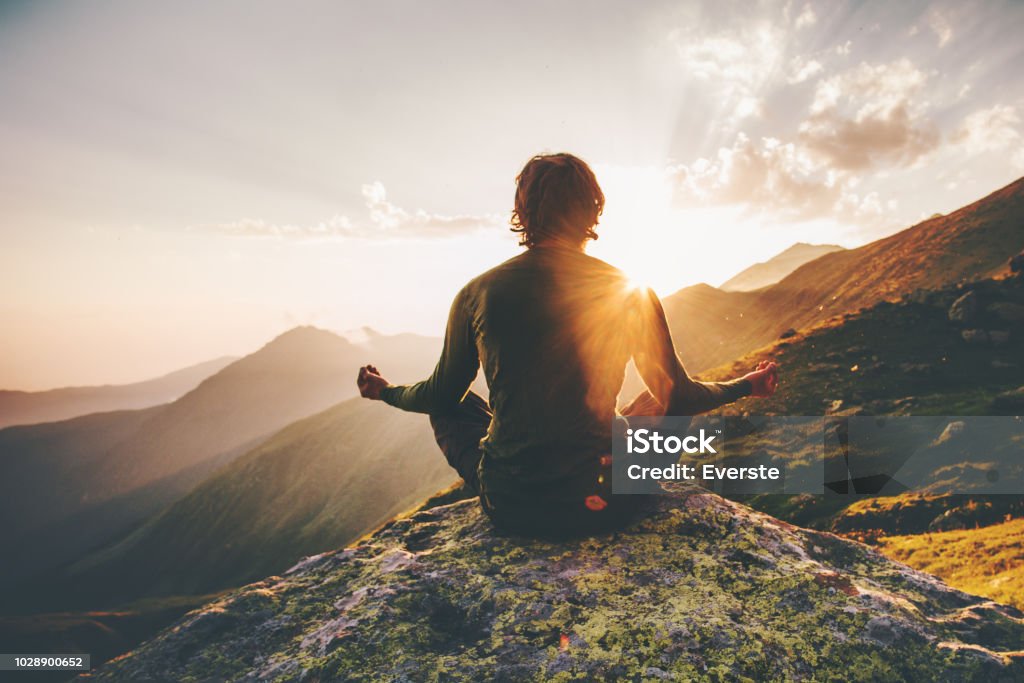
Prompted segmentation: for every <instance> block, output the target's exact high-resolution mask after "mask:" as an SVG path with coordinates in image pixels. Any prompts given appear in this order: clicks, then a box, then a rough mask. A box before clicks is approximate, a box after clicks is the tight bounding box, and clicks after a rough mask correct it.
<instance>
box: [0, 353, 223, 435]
mask: <svg viewBox="0 0 1024 683" xmlns="http://www.w3.org/2000/svg"><path fill="white" fill-rule="evenodd" d="M235 360H238V359H237V358H234V357H232V356H222V357H221V358H215V359H213V360H210V361H206V362H205V363H197V364H196V365H190V366H189V367H187V368H182V369H181V370H176V371H175V372H172V373H169V374H166V375H164V376H162V377H157V378H156V379H150V380H146V381H144V382H135V383H133V384H117V385H105V386H98V387H65V388H62V389H51V390H49V391H8V390H0V428H3V427H9V426H11V425H28V424H38V423H40V422H56V421H58V420H67V419H69V418H72V417H76V416H78V415H88V414H89V413H101V412H110V411H114V410H134V409H138V408H148V407H150V406H155V405H159V404H161V403H169V402H170V401H173V400H175V399H176V398H179V397H180V396H182V395H183V394H185V393H186V392H188V391H189V390H191V389H194V388H195V387H196V386H197V385H198V384H199V383H200V382H202V381H203V380H204V379H206V378H207V377H209V376H210V375H213V374H214V373H216V372H218V371H219V370H221V369H222V368H224V367H225V366H226V365H228V364H229V363H232V362H234V361H235Z"/></svg>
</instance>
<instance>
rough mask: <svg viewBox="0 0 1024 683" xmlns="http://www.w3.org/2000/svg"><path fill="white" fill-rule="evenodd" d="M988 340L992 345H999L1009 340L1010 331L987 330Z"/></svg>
mask: <svg viewBox="0 0 1024 683" xmlns="http://www.w3.org/2000/svg"><path fill="white" fill-rule="evenodd" d="M988 340H989V341H990V342H992V345H993V346H1001V345H1003V344H1005V343H1006V342H1008V341H1010V333H1009V332H1006V331H1003V330H989V331H988Z"/></svg>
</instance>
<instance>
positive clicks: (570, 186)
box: [358, 154, 778, 536]
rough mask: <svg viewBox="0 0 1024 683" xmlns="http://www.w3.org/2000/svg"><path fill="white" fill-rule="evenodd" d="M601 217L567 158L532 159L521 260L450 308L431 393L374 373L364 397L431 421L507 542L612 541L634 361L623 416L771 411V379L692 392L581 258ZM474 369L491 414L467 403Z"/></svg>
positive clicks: (607, 282)
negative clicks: (620, 399)
mask: <svg viewBox="0 0 1024 683" xmlns="http://www.w3.org/2000/svg"><path fill="white" fill-rule="evenodd" d="M603 208H604V194H603V193H602V192H601V188H600V187H599V186H598V184H597V179H596V178H595V177H594V173H593V171H591V170H590V168H589V167H588V166H587V164H586V163H584V162H583V161H582V160H580V159H578V158H576V157H574V156H572V155H570V154H550V155H542V156H537V157H534V158H533V159H531V160H530V161H529V162H528V163H527V164H526V166H525V167H524V168H523V170H522V172H521V173H520V174H519V176H518V177H517V178H516V196H515V210H514V211H513V213H512V230H513V232H516V233H519V234H520V236H521V240H520V245H521V246H525V247H527V250H526V251H525V252H524V253H522V254H520V255H518V256H516V257H514V258H512V259H509V260H508V261H506V262H505V263H502V264H501V265H499V266H497V267H496V268H493V269H491V270H489V271H487V272H486V273H484V274H483V275H480V276H479V277H477V278H475V279H473V280H472V281H471V282H470V283H469V284H467V285H466V286H465V287H463V289H462V291H460V292H459V294H458V295H457V296H456V297H455V301H454V303H453V304H452V308H451V313H450V315H449V317H448V326H447V330H446V332H445V339H444V349H443V351H442V352H441V358H440V360H439V361H438V363H437V367H436V368H435V369H434V372H433V374H432V375H431V376H430V378H429V379H427V380H425V381H422V382H419V383H417V384H412V385H407V386H393V385H391V384H389V383H388V381H387V380H386V379H384V378H383V377H382V376H381V374H380V373H379V372H378V370H377V368H376V367H374V366H373V365H367V366H365V367H363V368H361V369H360V370H359V377H358V385H359V391H360V393H361V394H362V395H363V396H364V397H366V398H369V399H378V400H383V401H385V402H387V403H389V404H391V405H393V406H395V407H397V408H401V409H402V410H409V411H414V412H421V413H427V414H429V415H430V422H431V425H432V426H433V428H434V434H435V436H436V438H437V443H438V445H439V446H440V447H441V450H442V451H443V452H444V454H445V457H446V458H447V460H448V462H449V463H450V464H451V465H452V467H454V468H455V470H456V471H458V473H459V474H460V475H461V476H462V478H463V480H464V481H465V483H466V485H467V486H468V487H469V488H470V489H472V490H473V491H474V492H475V493H478V494H480V501H481V505H482V506H483V508H484V510H485V511H486V512H487V514H488V516H489V517H490V518H491V519H492V521H493V522H494V523H495V524H496V525H497V526H498V527H499V528H501V529H504V530H506V531H509V532H512V533H520V534H527V535H542V536H564V535H571V534H576V533H590V532H596V531H601V530H605V529H609V528H612V527H614V526H615V525H617V524H619V523H621V522H622V521H624V520H626V519H628V518H630V517H631V516H632V514H633V513H634V512H635V511H636V509H637V508H638V505H639V504H640V502H641V500H642V497H641V496H636V495H619V496H612V495H611V481H610V479H611V475H610V472H611V470H610V463H611V456H610V455H609V453H610V450H611V441H612V424H613V421H614V419H615V417H616V415H617V414H618V413H617V411H616V397H617V395H618V393H619V391H620V389H621V387H622V382H623V378H624V374H625V370H626V365H627V363H628V362H629V361H630V359H632V360H633V361H634V362H635V364H636V367H637V370H638V371H639V373H640V376H641V378H642V379H643V381H644V383H645V384H646V385H647V387H648V389H649V391H646V392H643V393H641V394H640V395H639V396H638V397H637V398H636V399H634V400H633V401H632V402H631V403H630V404H629V405H628V406H626V407H625V408H624V409H623V410H622V414H626V415H665V414H668V415H695V414H697V413H701V412H705V411H708V410H711V409H713V408H716V407H718V406H720V405H723V404H726V403H730V402H732V401H735V400H737V399H739V398H741V397H744V396H769V395H771V394H772V393H773V392H774V391H775V387H776V385H777V383H778V371H777V368H776V366H775V364H774V363H767V362H762V363H760V364H759V365H758V366H757V368H756V369H755V371H754V372H751V373H749V374H747V375H745V376H744V377H742V378H740V379H737V380H733V381H731V382H696V381H694V380H692V379H691V378H690V377H689V375H687V373H686V371H685V370H684V369H683V366H682V364H681V363H680V361H679V358H678V356H677V354H676V350H675V346H674V345H673V342H672V337H671V334H670V333H669V328H668V324H667V322H666V320H665V313H664V311H663V310H662V307H661V303H660V302H659V301H658V298H657V297H656V296H655V295H654V293H653V292H651V291H650V290H645V289H641V288H638V287H636V286H634V285H631V284H630V282H629V280H628V279H627V278H626V277H625V276H624V275H623V274H622V273H621V272H620V271H619V270H617V269H615V268H613V267H612V266H610V265H608V264H607V263H604V262H603V261H600V260H598V259H595V258H592V257H590V256H587V255H586V254H585V253H584V248H585V246H586V243H587V241H588V240H591V239H597V233H596V232H594V228H595V227H596V226H597V222H598V218H599V217H600V215H601V212H602V210H603ZM480 366H482V367H483V371H484V378H485V379H486V380H487V386H488V389H489V390H490V399H489V401H484V400H483V399H482V398H481V397H480V396H478V395H477V394H475V393H473V392H471V391H469V387H470V384H471V383H472V382H473V380H474V378H475V377H476V374H477V369H478V368H479V367H480Z"/></svg>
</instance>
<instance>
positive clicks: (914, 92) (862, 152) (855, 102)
mask: <svg viewBox="0 0 1024 683" xmlns="http://www.w3.org/2000/svg"><path fill="white" fill-rule="evenodd" d="M927 80H928V76H927V74H925V73H924V72H922V71H920V70H919V69H917V68H916V67H915V66H914V65H913V64H912V63H911V62H910V60H908V59H905V58H904V59H900V60H897V61H895V62H891V63H889V64H868V63H862V64H860V65H859V66H857V67H855V68H853V69H850V70H848V71H845V72H843V73H841V74H837V75H835V76H831V77H829V78H826V79H823V80H821V81H820V82H819V83H818V85H817V87H816V89H815V93H814V99H813V101H812V103H811V107H810V111H809V117H808V118H807V119H806V120H805V121H803V122H802V123H801V124H800V126H799V139H800V141H801V143H802V144H803V145H804V146H806V148H807V149H808V150H809V151H810V152H811V153H814V154H816V155H818V156H820V157H821V158H823V159H824V160H825V161H827V162H828V163H829V164H831V165H832V166H833V167H835V168H838V169H846V170H864V169H868V168H871V167H872V166H875V165H877V164H880V163H889V164H893V165H910V164H912V163H914V162H915V161H917V160H918V159H919V158H921V157H922V156H924V155H925V154H927V153H928V152H930V151H932V150H933V149H934V148H935V147H936V146H937V145H938V143H939V133H938V129H937V128H936V126H935V125H934V124H933V123H932V122H931V121H930V120H928V119H927V117H926V116H925V111H924V109H925V107H926V106H927V105H926V104H925V103H924V100H923V98H921V97H919V95H920V93H921V91H922V90H923V88H924V86H925V84H926V82H927Z"/></svg>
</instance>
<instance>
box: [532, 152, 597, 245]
mask: <svg viewBox="0 0 1024 683" xmlns="http://www.w3.org/2000/svg"><path fill="white" fill-rule="evenodd" d="M603 210H604V193H603V192H601V188H600V186H599V185H598V184H597V178H596V177H594V172H593V171H591V170H590V167H589V166H587V164H586V163H585V162H584V161H583V160H582V159H579V158H578V157H574V156H573V155H571V154H542V155H539V156H535V157H533V158H532V159H530V160H529V161H528V162H527V163H526V166H524V167H523V170H522V171H520V172H519V175H518V176H516V205H515V209H514V210H513V211H512V232H517V233H519V234H520V240H519V244H521V245H523V246H527V247H533V246H536V245H537V244H538V243H541V242H551V241H555V242H563V243H567V244H571V245H580V244H583V243H584V242H586V241H587V240H588V239H592V240H596V239H597V233H596V232H594V227H595V226H596V225H597V219H598V217H599V216H600V215H601V212H602V211H603Z"/></svg>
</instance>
